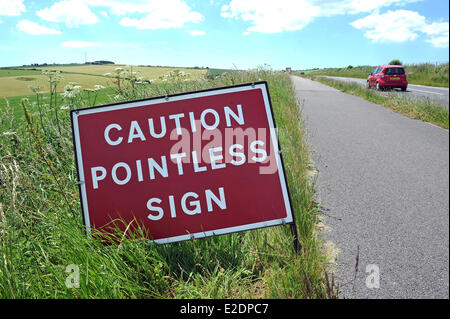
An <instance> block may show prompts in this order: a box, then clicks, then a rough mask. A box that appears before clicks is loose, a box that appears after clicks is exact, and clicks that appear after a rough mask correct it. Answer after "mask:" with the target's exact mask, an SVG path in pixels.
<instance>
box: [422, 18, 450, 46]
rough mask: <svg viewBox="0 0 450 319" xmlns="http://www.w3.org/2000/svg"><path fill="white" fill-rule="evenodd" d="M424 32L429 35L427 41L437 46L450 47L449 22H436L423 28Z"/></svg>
mask: <svg viewBox="0 0 450 319" xmlns="http://www.w3.org/2000/svg"><path fill="white" fill-rule="evenodd" d="M423 32H424V33H425V34H427V35H428V37H427V39H426V40H425V41H427V42H429V43H431V44H432V45H433V46H434V47H436V48H448V47H449V43H448V42H449V40H448V39H449V24H448V22H439V23H438V22H434V23H432V24H429V25H427V26H425V27H424V28H423Z"/></svg>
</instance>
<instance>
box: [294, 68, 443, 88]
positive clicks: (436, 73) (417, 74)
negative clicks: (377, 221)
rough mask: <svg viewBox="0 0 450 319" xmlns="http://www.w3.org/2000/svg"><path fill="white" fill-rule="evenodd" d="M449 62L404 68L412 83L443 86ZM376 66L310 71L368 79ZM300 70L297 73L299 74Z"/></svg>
mask: <svg viewBox="0 0 450 319" xmlns="http://www.w3.org/2000/svg"><path fill="white" fill-rule="evenodd" d="M448 66H449V64H448V62H447V63H440V64H433V63H418V64H405V65H404V68H405V71H406V75H407V77H408V82H409V83H410V84H421V85H429V86H443V87H448V85H449V82H448V81H449V67H448ZM375 68H376V66H369V65H365V66H355V67H353V66H348V67H346V68H325V69H319V70H313V71H310V72H308V74H310V75H327V76H342V77H350V78H359V79H367V77H368V76H369V73H371V72H372V71H373V70H374V69H375ZM299 73H300V72H299V71H296V74H297V75H299Z"/></svg>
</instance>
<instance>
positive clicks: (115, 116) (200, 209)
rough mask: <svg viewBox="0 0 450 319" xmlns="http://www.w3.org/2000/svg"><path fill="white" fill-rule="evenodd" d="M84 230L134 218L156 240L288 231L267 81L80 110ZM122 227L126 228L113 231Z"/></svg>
mask: <svg viewBox="0 0 450 319" xmlns="http://www.w3.org/2000/svg"><path fill="white" fill-rule="evenodd" d="M71 120H72V129H73V140H74V148H75V157H76V164H77V171H78V176H79V189H80V198H81V206H82V210H83V218H84V223H85V225H86V227H87V230H88V231H90V230H91V229H96V230H100V231H101V232H105V233H107V232H109V231H112V229H113V228H112V226H111V225H112V224H114V223H111V222H112V221H115V220H119V219H120V220H122V221H124V222H125V225H126V224H128V223H131V222H132V221H133V220H137V221H138V222H139V223H140V224H142V225H143V227H144V228H145V230H146V231H147V232H148V236H149V238H148V239H150V240H154V241H155V242H157V243H172V242H177V241H183V240H189V239H194V238H202V237H208V236H213V235H221V234H227V233H232V232H238V231H245V230H250V229H256V228H261V227H268V226H275V225H282V224H291V231H292V234H293V236H294V238H295V243H294V244H295V247H296V250H298V247H299V244H298V236H297V230H296V227H295V222H294V217H293V212H292V207H291V201H290V195H289V190H288V185H287V181H286V177H285V173H284V167H283V161H282V156H281V151H280V149H279V145H278V144H279V143H278V137H277V132H276V127H275V121H274V118H273V112H272V106H271V102H270V96H269V92H268V87H267V83H266V82H257V83H252V84H243V85H237V86H232V87H225V88H218V89H211V90H204V91H198V92H191V93H183V94H177V95H171V96H166V97H157V98H150V99H145V100H138V101H132V102H125V103H118V104H111V105H105V106H99V107H92V108H86V109H79V110H74V111H72V112H71ZM115 227H119V228H120V227H122V226H120V225H115Z"/></svg>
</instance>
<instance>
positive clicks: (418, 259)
mask: <svg viewBox="0 0 450 319" xmlns="http://www.w3.org/2000/svg"><path fill="white" fill-rule="evenodd" d="M292 81H293V83H294V85H295V89H296V94H297V97H298V99H299V101H300V103H301V109H302V114H303V118H304V120H305V126H306V129H307V132H308V137H309V141H308V143H309V147H310V151H311V157H312V160H313V161H314V163H315V166H316V169H317V170H318V179H317V184H316V190H317V194H316V195H317V201H318V202H319V203H320V204H321V205H322V209H321V211H322V214H323V216H324V224H325V225H326V228H328V230H324V231H323V232H322V233H321V234H322V235H323V236H324V238H325V239H326V240H329V241H331V242H333V243H334V244H335V245H336V247H337V248H338V249H339V254H338V257H337V263H336V265H335V268H336V275H337V278H338V283H339V285H340V291H341V293H340V296H341V297H345V298H449V193H448V192H449V133H448V130H444V129H442V128H439V127H436V126H432V125H430V124H428V123H424V122H421V121H418V120H412V119H409V118H407V117H405V116H403V115H401V114H398V113H394V112H392V111H391V110H389V109H386V108H384V107H382V106H380V105H377V104H374V103H371V102H368V101H366V100H364V99H362V98H360V97H357V96H353V95H348V94H345V93H342V92H340V91H338V90H336V89H333V88H331V87H328V86H325V85H323V84H320V83H318V82H314V81H311V80H308V79H305V78H300V77H296V76H292ZM358 246H359V249H360V253H359V262H358V272H357V275H356V280H353V278H354V276H355V266H356V257H357V247H358ZM366 271H367V272H366ZM377 278H379V288H376V287H377Z"/></svg>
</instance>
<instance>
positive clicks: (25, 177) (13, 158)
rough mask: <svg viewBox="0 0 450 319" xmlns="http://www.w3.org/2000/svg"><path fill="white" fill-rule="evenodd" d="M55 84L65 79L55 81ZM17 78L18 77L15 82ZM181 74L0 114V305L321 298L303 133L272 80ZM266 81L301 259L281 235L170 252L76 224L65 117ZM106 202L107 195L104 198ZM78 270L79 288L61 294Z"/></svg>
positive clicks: (13, 106)
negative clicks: (103, 237) (97, 235)
mask: <svg viewBox="0 0 450 319" xmlns="http://www.w3.org/2000/svg"><path fill="white" fill-rule="evenodd" d="M63 75H64V76H65V75H66V74H65V73H64V74H63ZM24 76H25V75H24ZM185 80H186V78H185V77H184V76H183V75H180V74H178V73H177V74H176V75H173V74H172V76H170V77H167V81H164V82H161V83H155V84H148V83H143V84H139V85H137V83H136V82H133V81H131V80H130V79H129V80H124V81H123V82H122V83H121V86H120V87H119V86H118V85H115V86H113V87H110V88H107V89H101V90H97V91H77V94H74V95H71V96H66V97H63V96H62V95H61V94H59V93H57V94H55V93H53V94H49V93H39V92H37V93H36V94H34V95H30V96H29V97H28V98H27V99H20V98H12V99H4V101H3V103H2V104H0V298H262V297H265V298H331V297H336V292H335V289H334V287H333V285H332V284H331V283H330V281H331V279H330V281H328V280H327V278H328V277H326V276H325V274H326V266H327V262H328V259H327V257H326V255H325V253H324V250H323V245H322V242H321V240H320V239H319V237H318V234H317V232H318V222H319V215H318V212H317V205H316V204H315V202H314V200H313V194H314V188H313V184H312V182H311V177H310V174H309V171H310V169H311V167H310V164H309V163H310V162H309V158H308V151H307V145H306V142H305V139H306V137H305V131H304V128H303V124H302V118H301V114H300V109H299V107H298V104H297V99H296V96H295V91H294V89H293V87H292V83H291V81H290V79H289V77H288V76H287V75H286V74H284V73H282V72H273V71H268V70H259V71H258V72H238V71H235V72H232V73H228V74H226V75H225V76H218V77H216V78H215V80H201V81H185ZM260 80H266V81H268V85H269V89H270V95H271V98H272V105H273V111H274V116H275V120H276V124H277V127H278V129H279V131H278V133H279V140H280V144H281V148H282V149H283V158H284V162H285V167H286V178H287V180H288V184H289V188H290V191H291V198H292V205H293V209H294V213H295V218H296V221H297V227H298V229H297V230H298V233H299V239H300V243H301V251H300V253H299V254H295V252H294V250H293V237H292V235H291V232H290V230H289V227H288V226H278V227H271V228H264V229H259V230H255V231H248V232H243V233H235V234H228V235H222V236H217V237H211V238H207V239H199V240H194V241H188V242H181V243H175V244H170V245H162V246H160V245H157V244H154V243H148V244H143V243H141V242H140V240H139V237H137V238H129V236H124V234H123V233H120V232H118V233H115V234H112V235H114V236H116V238H118V240H119V241H120V246H119V247H118V246H117V245H115V246H113V247H104V246H103V245H102V244H101V243H100V241H99V240H95V239H92V238H89V237H87V236H86V233H85V229H84V227H83V223H82V216H81V208H80V202H79V197H78V186H77V176H76V168H75V162H74V154H73V146H72V132H71V125H70V120H69V111H70V110H71V109H74V108H80V107H89V106H93V105H98V104H104V103H110V102H118V101H125V100H131V99H139V98H145V97H151V96H162V95H165V94H174V93H179V92H186V91H195V90H200V89H206V88H212V87H222V86H227V85H233V84H238V83H251V82H256V81H260ZM112 195H113V194H112ZM74 265H75V266H77V267H78V269H79V276H80V281H79V288H77V287H73V286H72V287H68V286H67V285H66V283H67V279H68V275H69V273H70V271H71V270H70V269H72V268H71V267H73V266H74Z"/></svg>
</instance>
